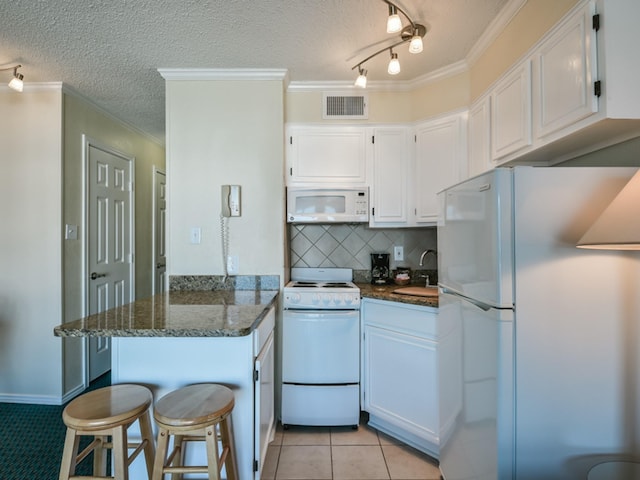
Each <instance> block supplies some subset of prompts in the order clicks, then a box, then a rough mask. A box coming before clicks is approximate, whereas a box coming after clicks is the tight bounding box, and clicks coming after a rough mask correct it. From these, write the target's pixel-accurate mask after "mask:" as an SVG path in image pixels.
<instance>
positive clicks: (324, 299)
mask: <svg viewBox="0 0 640 480" xmlns="http://www.w3.org/2000/svg"><path fill="white" fill-rule="evenodd" d="M322 303H324V304H325V305H329V303H331V294H330V293H324V294H322Z"/></svg>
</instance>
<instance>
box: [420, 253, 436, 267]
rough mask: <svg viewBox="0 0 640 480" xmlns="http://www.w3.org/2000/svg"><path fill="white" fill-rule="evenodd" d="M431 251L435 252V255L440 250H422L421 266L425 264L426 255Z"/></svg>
mask: <svg viewBox="0 0 640 480" xmlns="http://www.w3.org/2000/svg"><path fill="white" fill-rule="evenodd" d="M429 253H433V254H434V255H438V252H436V251H435V250H425V251H424V252H422V255H420V266H421V267H422V266H423V261H424V257H426V256H427V255H428V254H429Z"/></svg>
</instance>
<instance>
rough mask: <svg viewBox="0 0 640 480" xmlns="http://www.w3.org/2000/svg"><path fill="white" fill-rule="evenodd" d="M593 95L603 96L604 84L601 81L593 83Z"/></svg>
mask: <svg viewBox="0 0 640 480" xmlns="http://www.w3.org/2000/svg"><path fill="white" fill-rule="evenodd" d="M593 94H594V95H595V96H596V97H599V96H600V95H602V82H601V81H600V80H596V81H595V82H593Z"/></svg>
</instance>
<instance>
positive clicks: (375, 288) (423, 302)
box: [356, 283, 438, 308]
mask: <svg viewBox="0 0 640 480" xmlns="http://www.w3.org/2000/svg"><path fill="white" fill-rule="evenodd" d="M356 285H357V286H358V287H359V288H360V296H361V297H362V298H375V299H378V300H387V301H390V302H399V303H410V304H412V305H420V306H423V307H433V308H438V297H437V296H435V297H420V296H417V295H404V294H400V293H393V291H394V290H396V289H398V288H402V287H408V286H412V287H418V286H419V287H424V284H411V285H395V284H391V285H371V284H370V283H356ZM434 286H435V285H434Z"/></svg>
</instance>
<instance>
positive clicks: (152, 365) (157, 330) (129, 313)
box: [54, 289, 278, 480]
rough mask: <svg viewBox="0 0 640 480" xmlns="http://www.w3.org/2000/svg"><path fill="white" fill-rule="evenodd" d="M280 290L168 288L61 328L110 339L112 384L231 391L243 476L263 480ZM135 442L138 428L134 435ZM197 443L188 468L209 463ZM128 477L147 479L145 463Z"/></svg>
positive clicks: (64, 333) (161, 390)
mask: <svg viewBox="0 0 640 480" xmlns="http://www.w3.org/2000/svg"><path fill="white" fill-rule="evenodd" d="M277 301H278V291H277V290H259V289H256V290H234V289H226V290H170V291H169V292H166V293H163V294H158V295H155V296H153V297H150V298H147V299H142V300H137V301H135V302H132V303H130V304H128V305H124V306H122V307H117V308H112V309H110V310H107V311H105V312H104V313H100V314H96V315H90V316H88V317H85V318H82V319H79V320H75V321H72V322H68V323H65V324H63V325H59V326H58V327H56V328H55V329H54V333H55V335H57V336H60V337H103V338H104V337H109V338H108V341H109V342H108V343H110V344H111V381H112V383H113V384H120V383H135V384H143V385H146V386H148V387H149V388H150V389H151V390H152V392H153V395H154V400H156V401H157V400H158V399H159V398H161V397H162V396H164V395H166V394H167V393H169V392H171V391H173V390H176V389H178V388H181V387H184V386H186V385H190V384H195V383H219V384H222V385H225V386H227V387H229V388H231V389H232V391H233V393H234V399H235V406H234V409H233V412H232V414H231V421H232V424H233V430H234V437H235V439H234V440H235V441H234V443H235V450H236V458H237V464H238V476H239V478H241V479H254V480H257V479H259V478H260V475H261V471H262V468H263V466H264V461H265V457H266V452H267V447H268V444H269V441H270V440H271V439H272V438H273V433H274V430H275V415H274V393H275V392H274V384H275V382H274V329H275V317H276V308H277V306H276V304H277ZM130 435H131V437H132V438H133V439H134V440H135V439H136V438H137V437H139V431H136V425H133V426H132V427H131V429H130ZM199 447H200V445H194V446H193V447H191V446H190V448H189V449H187V463H191V464H201V465H202V464H204V463H205V462H204V459H205V458H206V453H205V451H204V448H199ZM130 478H146V473H145V468H144V461H142V460H140V461H138V459H136V461H134V462H133V463H132V464H131V466H130Z"/></svg>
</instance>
